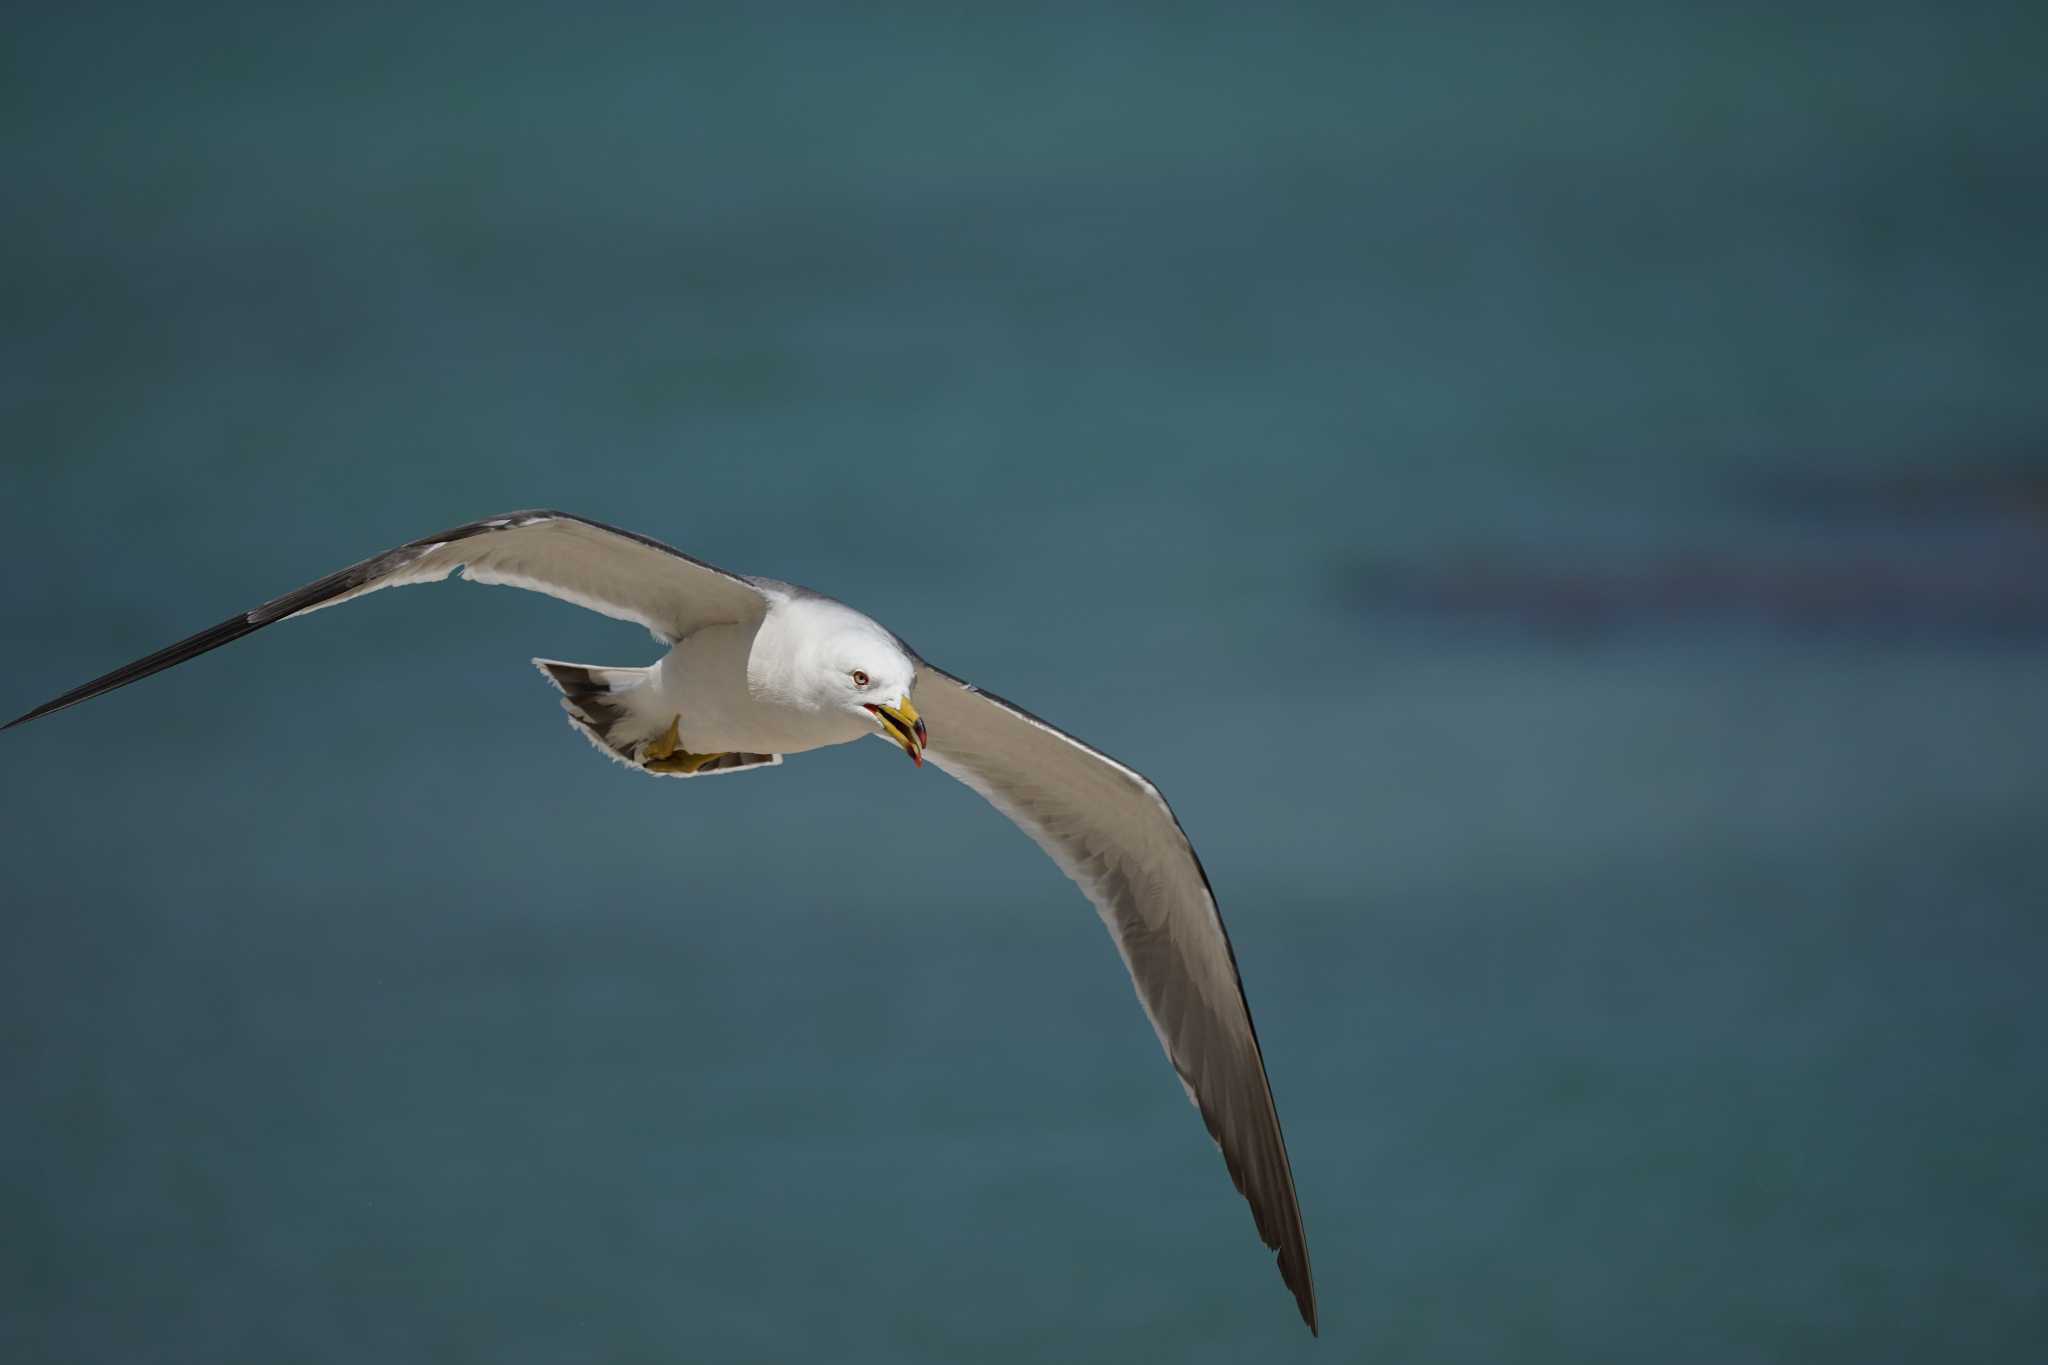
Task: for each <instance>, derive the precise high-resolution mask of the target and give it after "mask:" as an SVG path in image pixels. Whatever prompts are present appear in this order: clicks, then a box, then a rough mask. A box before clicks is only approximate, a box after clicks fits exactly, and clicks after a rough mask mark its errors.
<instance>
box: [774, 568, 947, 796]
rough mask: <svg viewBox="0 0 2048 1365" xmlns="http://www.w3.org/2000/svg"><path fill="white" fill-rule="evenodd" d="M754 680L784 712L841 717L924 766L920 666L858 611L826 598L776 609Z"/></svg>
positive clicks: (798, 601) (780, 605) (793, 602)
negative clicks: (917, 701) (915, 688)
mask: <svg viewBox="0 0 2048 1365" xmlns="http://www.w3.org/2000/svg"><path fill="white" fill-rule="evenodd" d="M763 645H766V646H769V648H768V649H766V650H765V651H764V650H762V648H761V646H763ZM764 654H765V655H766V657H765V658H764V657H763V655H764ZM756 665H765V666H764V667H760V668H759V670H758V672H757V668H756ZM749 672H750V673H753V674H756V680H757V682H759V683H761V684H763V685H764V686H765V689H766V690H769V691H772V692H773V693H775V694H776V699H777V700H778V701H780V702H782V703H783V704H784V705H791V706H797V707H801V708H802V709H804V710H806V711H811V712H814V713H819V714H824V715H843V716H845V717H847V718H848V720H849V722H850V723H853V724H856V725H858V727H859V729H857V730H855V731H854V732H853V733H856V734H857V733H859V732H860V731H861V730H867V729H874V730H879V731H880V732H881V733H882V734H885V735H887V736H888V737H889V738H890V739H892V740H894V741H896V743H897V744H898V745H900V746H902V749H903V752H904V753H906V754H908V755H910V759H911V761H912V762H913V763H916V764H918V765H919V766H920V767H921V766H923V764H924V746H925V728H924V721H923V719H922V718H921V717H919V715H918V714H917V708H916V707H915V706H913V705H911V702H910V689H911V686H912V684H913V683H915V682H916V681H917V660H916V659H914V658H912V657H911V656H910V653H909V651H908V650H906V649H904V648H903V645H902V644H901V642H899V641H898V640H897V639H896V637H895V636H893V635H891V634H890V633H889V632H888V631H886V630H884V629H882V627H881V626H879V625H877V624H876V623H875V622H873V621H871V620H869V619H868V618H867V617H865V616H863V615H861V614H860V613H859V612H857V611H855V610H854V609H853V608H851V607H849V606H846V605H844V604H842V603H839V602H834V601H832V600H831V599H829V598H823V597H799V598H794V599H791V600H788V601H785V602H781V603H778V604H777V606H776V608H775V610H773V611H771V612H770V613H769V618H768V620H767V621H765V622H763V623H762V627H761V632H760V635H759V636H757V637H756V659H755V660H754V661H753V663H752V664H750V668H749Z"/></svg>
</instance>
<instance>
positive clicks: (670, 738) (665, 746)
mask: <svg viewBox="0 0 2048 1365" xmlns="http://www.w3.org/2000/svg"><path fill="white" fill-rule="evenodd" d="M682 723H683V718H682V716H681V715H678V716H677V717H676V718H675V719H674V720H672V721H670V722H669V723H668V729H666V730H663V731H662V732H661V733H660V734H659V735H656V736H655V737H654V738H653V739H650V740H648V741H647V743H646V744H645V745H643V746H642V747H641V750H640V751H641V753H643V754H645V755H646V756H647V757H648V758H667V757H669V756H670V755H672V754H674V753H675V752H676V751H677V750H679V749H681V748H682V747H683V737H682V735H681V734H680V733H679V732H678V731H677V728H676V727H677V726H679V725H681V724H682Z"/></svg>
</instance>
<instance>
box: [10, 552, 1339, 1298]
mask: <svg viewBox="0 0 2048 1365" xmlns="http://www.w3.org/2000/svg"><path fill="white" fill-rule="evenodd" d="M458 568H459V569H461V570H462V576H463V577H464V578H467V579H471V580H473V581H475V582H478V583H503V584H507V585H509V586H512V587H517V588H530V589H532V590H533V591H535V592H543V593H546V594H548V595H549V596H551V597H559V598H561V599H562V600H564V601H567V602H573V603H575V604H576V605H577V606H579V607H588V608H589V609H590V610H592V611H596V612H602V613H603V614H604V615H606V616H612V617H616V618H618V619H620V620H624V621H637V622H639V623H640V624H641V625H643V626H645V627H647V629H648V630H650V631H652V632H653V633H654V636H655V638H656V639H657V640H659V641H661V642H662V643H663V644H665V645H668V646H669V651H668V653H667V655H666V656H664V657H663V658H662V659H661V661H660V662H658V663H656V664H654V665H653V666H652V667H648V668H598V667H592V666H589V665H584V664H568V663H560V662H556V661H554V660H549V659H536V660H534V663H535V664H536V665H537V666H538V667H539V668H540V670H541V671H542V673H543V674H545V675H546V676H547V678H548V679H549V680H550V681H551V682H553V683H554V684H555V686H556V687H558V688H560V689H561V691H562V694H563V696H562V708H563V709H564V710H565V711H567V712H568V713H569V720H570V722H571V723H572V724H573V725H574V726H575V727H576V729H577V730H579V731H580V732H582V733H583V734H584V735H585V736H587V737H588V738H589V739H590V741H591V742H592V743H593V744H595V745H597V746H598V748H600V749H602V750H603V751H604V752H605V753H607V754H609V755H611V756H612V757H613V758H615V759H617V760H618V761H620V762H622V763H625V764H628V765H630V766H632V767H635V768H638V769H640V770H641V771H644V772H650V773H657V774H661V775H665V776H671V777H701V776H705V775H708V774H713V773H727V772H735V771H739V770H742V769H746V768H755V767H762V766H765V765H771V764H777V763H780V762H781V761H782V756H783V755H784V754H794V753H802V752H803V751H804V750H806V749H816V748H820V747H822V746H824V745H827V744H844V743H847V742H848V741H850V740H855V739H860V738H862V737H864V736H868V735H879V736H881V737H884V738H887V739H889V740H890V741H892V742H893V743H895V744H896V745H898V746H899V747H900V748H901V749H902V750H903V752H904V753H906V754H908V755H909V756H910V758H911V760H912V761H913V762H917V763H919V764H922V762H923V761H924V759H925V758H927V757H929V758H930V759H931V760H932V762H933V763H935V764H937V765H938V766H939V767H940V768H942V769H944V770H945V771H946V772H948V773H951V774H952V775H953V776H954V777H956V778H958V779H960V781H962V782H964V783H966V784H967V785H968V786H969V787H972V788H973V789H974V790H975V791H977V792H980V793H981V794H982V795H983V796H984V797H986V798H987V799H988V801H989V802H990V803H991V804H992V805H994V806H995V807H996V809H997V810H999V811H1001V812H1002V813H1003V814H1004V815H1007V816H1008V817H1009V818H1010V819H1011V820H1013V821H1015V822H1016V824H1017V825H1018V827H1019V828H1021V829H1022V830H1023V831H1024V832H1025V833H1026V834H1029V835H1030V836H1031V837H1032V838H1033V839H1034V840H1036V841H1037V842H1038V845H1039V847H1041V848H1043V849H1044V850H1045V851H1046V852H1047V853H1048V854H1050V855H1051V856H1052V859H1053V861H1054V862H1056V863H1058V864H1059V866H1060V869H1061V870H1062V871H1063V872H1065V873H1066V874H1067V875H1068V876H1069V877H1071V878H1073V879H1074V881H1075V882H1076V883H1077V884H1078V885H1079V886H1080V888H1081V890H1082V891H1083V892H1085V893H1086V894H1087V896H1088V899H1089V900H1091V901H1093V902H1094V904H1095V908H1096V909H1097V910H1098V911H1100V912H1101V915H1102V920H1103V923H1104V924H1106V925H1107V926H1108V927H1109V932H1110V936H1111V937H1112V938H1113V939H1114V940H1115V941H1116V946H1117V951H1118V952H1120V953H1121V954H1123V959H1124V964H1125V965H1126V966H1127V967H1128V968H1129V969H1130V973H1131V980H1132V981H1133V982H1134V983H1135V984H1136V986H1137V990H1138V999H1139V1000H1140V1001H1141V1002H1142V1003H1143V1004H1144V1007H1145V1013H1146V1014H1147V1016H1149V1017H1150V1018H1151V1020H1152V1027H1153V1028H1154V1029H1155V1030H1156V1031H1157V1032H1158V1034H1159V1041H1160V1043H1161V1044H1162V1045H1163V1046H1164V1047H1165V1049H1166V1055H1167V1057H1168V1058H1169V1059H1171V1060H1172V1062H1173V1069H1174V1070H1175V1071H1176V1072H1178V1073H1179V1075H1180V1079H1181V1084H1182V1085H1183V1086H1185V1087H1186V1089H1187V1092H1188V1097H1189V1098H1190V1099H1191V1100H1193V1101H1194V1104H1195V1107H1196V1108H1197V1109H1199V1110H1200V1111H1201V1114H1202V1119H1203V1122H1205V1123H1206V1124H1207V1125H1208V1127H1209V1133H1210V1136H1212V1137H1213V1138H1215V1139H1216V1144H1217V1146H1218V1147H1220V1148H1221V1149H1222V1151H1223V1159H1224V1162H1225V1163H1226V1164H1227V1165H1228V1166H1229V1168H1230V1176H1231V1179H1232V1180H1234V1181H1235V1182H1236V1183H1237V1187H1238V1189H1239V1190H1240V1191H1242V1192H1243V1194H1244V1197H1245V1199H1246V1200H1247V1201H1248V1202H1249V1203H1250V1204H1251V1209H1252V1219H1253V1221H1254V1222H1255V1223H1257V1225H1258V1230H1259V1236H1260V1237H1262V1238H1264V1239H1265V1242H1266V1245H1267V1246H1269V1247H1272V1248H1274V1249H1275V1250H1276V1251H1277V1252H1278V1253H1279V1263H1280V1275H1281V1278H1282V1279H1284V1280H1285V1281H1286V1282H1287V1287H1288V1288H1289V1289H1291V1290H1293V1291H1294V1297H1295V1301H1296V1303H1297V1304H1299V1305H1300V1308H1301V1316H1302V1318H1303V1319H1304V1320H1305V1321H1306V1322H1307V1323H1308V1325H1309V1330H1310V1331H1314V1330H1315V1327H1316V1302H1315V1288H1314V1285H1313V1282H1312V1281H1311V1279H1310V1275H1309V1265H1308V1246H1307V1243H1306V1242H1305V1241H1304V1240H1303V1238H1302V1229H1301V1209H1300V1207H1299V1205H1298V1204H1297V1203H1296V1200H1295V1195H1294V1175H1293V1172H1292V1170H1291V1169H1290V1168H1289V1166H1288V1161H1287V1146H1286V1143H1285V1142H1284V1140H1283V1139H1282V1138H1281V1135H1280V1119H1279V1116H1278V1115H1277V1114H1276V1113H1275V1112H1274V1109H1273V1093H1272V1090H1271V1088H1270V1087H1269V1086H1268V1084H1267V1081H1266V1066H1265V1059H1264V1058H1263V1057H1262V1056H1261V1054H1260V1051H1259V1040H1258V1035H1257V1034H1256V1033H1255V1032H1254V1031H1253V1029H1252V1017H1251V1011H1250V1009H1249V1007H1248V1006H1247V1005H1246V1003H1245V998H1244V989H1243V987H1242V985H1241V984H1240V983H1239V980H1238V974H1237V961H1236V958H1235V957H1234V956H1233V954H1232V952H1231V947H1230V937H1229V935H1228V934H1227V933H1225V932H1224V928H1223V920H1222V917H1221V916H1220V915H1219V914H1218V913H1217V910H1216V898H1215V896H1214V894H1213V893H1212V892H1211V891H1210V889H1209V880H1208V877H1207V876H1206V875H1205V874H1204V873H1203V871H1202V864H1201V860H1200V859H1198V858H1197V857H1196V856H1195V850H1194V849H1193V848H1192V847H1191V846H1190V845H1189V843H1188V840H1187V836H1186V835H1185V834H1184V833H1182V831H1181V827H1180V823H1179V822H1178V821H1177V820H1175V819H1174V815H1173V812H1172V810H1171V809H1169V808H1168V806H1167V804H1166V800H1165V798H1164V797H1162V796H1161V795H1160V794H1159V790H1158V788H1156V787H1154V786H1153V785H1152V784H1151V783H1150V782H1148V781H1146V780H1145V778H1144V776H1143V775H1142V774H1140V773H1138V772H1136V771H1134V770H1132V769H1130V768H1127V767H1125V766H1124V765H1123V764H1121V763H1119V762H1117V761H1116V760H1115V759H1113V758H1110V757H1109V756H1108V755H1107V754H1104V753H1101V752H1100V751H1098V750H1096V749H1092V748H1090V747H1089V746H1088V745H1086V744H1083V743H1082V742H1081V741H1080V740H1078V739H1075V738H1074V737H1073V736H1072V735H1069V734H1067V733H1066V732H1064V731H1062V730H1060V729H1057V728H1056V727H1054V726H1052V725H1049V724H1047V723H1046V722H1045V721H1042V720H1040V719H1039V718H1038V717H1036V716H1034V715H1032V714H1031V713H1030V712H1029V711H1026V710H1024V708H1022V707H1020V706H1016V705H1014V704H1012V703H1010V702H1007V701H1005V700H1003V699H1002V698H1001V697H998V696H996V695H994V694H993V693H990V692H984V691H982V690H981V689H979V688H977V687H975V686H974V685H973V684H972V683H968V682H964V681H962V680H961V679H959V678H956V677H954V676H953V675H952V674H950V673H947V672H945V671H944V670H942V669H938V668H934V667H933V666H932V665H931V664H928V663H926V662H925V661H924V660H923V659H921V658H919V657H918V655H917V654H916V653H915V652H913V651H912V650H911V648H910V647H909V646H908V645H906V644H904V643H903V641H902V640H900V639H898V638H897V637H896V636H895V635H894V634H892V633H891V632H889V631H888V630H886V629H884V628H883V627H882V626H880V625H878V624H876V623H875V622H874V621H872V620H870V619H868V618H867V617H866V616H863V615H862V614H861V613H859V612H857V611H855V610H853V609H852V608H851V607H848V606H845V605H843V604H841V603H839V602H835V601H833V600H832V599H831V598H829V597H824V596H822V595H820V594H818V593H814V592H811V591H809V590H808V589H804V588H798V587H795V586H793V585H791V584H788V583H782V582H778V581H776V580H774V579H768V578H751V577H746V576H743V575H740V574H733V573H727V572H726V571H725V570H723V569H719V568H714V567H713V566H711V565H709V564H706V563H704V562H703V561H702V560H698V559H692V558H691V557H690V556H688V555H686V554H683V553H681V552H680V551H677V550H673V549H670V548H669V547H668V546H666V545H663V544H662V543H660V542H659V541H655V540H649V539H647V538H646V537H645V536H638V535H634V534H633V533H632V532H630V531H621V530H618V529H616V528H614V527H610V526H603V525H600V524H598V523H596V522H592V521H585V520H583V519H582V518H580V517H572V516H567V515H565V514H563V513H561V512H515V513H513V514H512V515H510V516H504V517H492V518H490V519H489V520H486V521H478V522H473V523H471V524H470V525H467V526H458V527H456V528H455V529H453V530H450V531H443V532H442V533H441V534H439V535H436V536H428V537H427V538H425V539H424V540H416V541H413V542H412V543H411V544H409V545H401V546H399V547H398V548H397V549H395V550H390V551H387V552H386V553H384V554H381V555H377V556H376V557H375V558H372V559H366V560H364V561H363V562H362V563H360V564H354V565H351V566H349V567H348V568H346V569H342V570H340V571H339V572H337V573H332V574H329V575H328V576H327V577H325V578H323V579H321V580H319V581H318V582H316V583H310V584H308V585H306V586H305V587H303V588H300V589H299V590H298V591H297V592H293V593H287V594H286V595H284V596H283V597H280V598H278V599H277V600H275V601H273V602H266V603H264V604H263V605H262V606H260V607H257V608H255V609H254V610H252V611H247V612H243V613H242V614H240V615H237V616H231V617H229V618H228V619H227V620H225V621H223V622H221V623H220V624H219V625H217V626H215V627H214V628H213V629H211V630H205V631H201V632H200V633H199V634H197V635H194V636H192V637H191V638H190V639H188V640H181V641H179V642H178V643H177V644H174V645H171V646H170V647H169V648H167V649H162V650H159V651H157V652H156V653H154V654H152V655H150V656H149V657H147V658H144V659H138V660H136V661H135V662H134V663H131V664H128V665H126V666H125V667H122V668H117V669H115V670H114V671H113V672H111V673H109V674H107V675H106V676H105V677H101V678H96V679H94V680H93V681H91V682H89V683H86V684H85V685H84V686H82V687H78V688H74V689H73V690H71V691H69V692H66V693H65V694H64V695H63V696H61V697H58V698H56V699H55V700H53V701H49V702H45V703H44V704H43V705H41V706H38V707H37V708H36V709H35V710H33V711H30V712H29V713H28V714H27V715H25V716H22V717H20V718H19V719H17V720H14V721H12V722H10V723H9V725H8V726H7V727H4V728H9V729H11V728H12V727H13V726H15V725H20V724H21V723H22V722H24V721H30V720H34V719H36V718H37V717H38V716H45V715H48V714H50V713H51V712H53V711H61V710H62V709H64V708H65V707H67V706H72V705H75V704H77V703H78V702H82V701H85V700H86V699H88V698H90V697H96V696H98V695H99V694H100V693H102V692H111V691H112V690H114V689H115V688H117V687H124V686H126V685H127V684H129V683H132V682H135V681H136V680H137V679H140V678H146V677H148V676H149V675H150V674H152V673H157V672H160V671H162V670H163V669H166V668H169V667H171V666H172V665H173V664H178V663H183V662H184V661H185V660H187V659H190V658H194V657H196V656H198V655H200V654H204V653H205V652H206V651H208V650H210V649H217V648H219V647H220V646H221V645H224V644H227V643H229V642H230V641H234V640H239V639H240V638H241V637H243V636H244V635H247V634H249V633H250V632H251V631H255V630H260V629H262V628H263V627H264V626H267V625H270V624H271V623H273V622H276V621H282V620H285V619H287V618H289V617H293V616H303V615H304V614H306V613H307V612H310V611H315V610H318V609H319V608H321V607H330V606H333V605H334V604H335V603H337V602H346V601H348V600H349V599H351V598H354V597H360V596H362V595H363V594H364V593H369V592H376V591H377V590H378V589H380V588H391V587H398V586H400V585H402V584H407V583H432V582H437V581H439V580H440V579H443V578H446V577H447V576H448V575H449V573H451V572H452V571H454V570H456V569H458ZM913 694H914V695H915V697H916V704H914V705H913V704H912V700H911V699H912V696H913ZM920 713H921V714H920ZM927 724H929V727H930V728H929V731H927V728H926V727H927Z"/></svg>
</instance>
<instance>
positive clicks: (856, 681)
mask: <svg viewBox="0 0 2048 1365" xmlns="http://www.w3.org/2000/svg"><path fill="white" fill-rule="evenodd" d="M853 685H854V686H855V687H866V686H867V685H868V675H867V674H865V673H863V672H861V671H860V670H859V669H857V668H856V669H854V670H853Z"/></svg>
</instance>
